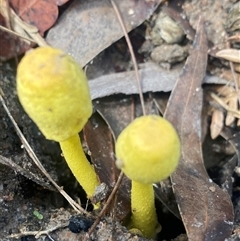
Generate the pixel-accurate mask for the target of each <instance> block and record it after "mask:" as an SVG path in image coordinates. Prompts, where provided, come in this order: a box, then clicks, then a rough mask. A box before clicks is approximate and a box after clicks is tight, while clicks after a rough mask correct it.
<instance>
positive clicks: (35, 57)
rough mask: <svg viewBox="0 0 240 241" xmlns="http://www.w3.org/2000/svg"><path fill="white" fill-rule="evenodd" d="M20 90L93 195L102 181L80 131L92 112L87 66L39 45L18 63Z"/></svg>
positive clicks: (40, 124) (24, 103)
mask: <svg viewBox="0 0 240 241" xmlns="http://www.w3.org/2000/svg"><path fill="white" fill-rule="evenodd" d="M17 93H18V96H19V100H20V102H21V104H22V106H23V108H24V109H25V111H26V112H27V114H28V115H29V116H30V118H31V119H32V120H33V121H34V122H35V123H36V124H37V126H38V127H39V129H40V130H41V131H42V133H43V134H44V136H45V137H46V138H47V139H49V140H54V141H57V142H59V143H60V146H61V149H62V152H63V155H64V157H65V159H66V161H67V163H68V166H69V168H70V169H71V171H72V173H73V174H74V176H75V177H76V179H77V180H78V182H79V183H80V185H81V186H82V187H83V189H84V190H85V192H86V193H87V196H88V198H91V197H92V196H93V194H94V191H95V188H96V187H97V186H98V185H99V181H98V178H97V175H96V173H95V170H94V168H93V167H92V166H91V164H90V163H89V162H88V160H87V159H86V156H85V154H84V152H83V149H82V146H81V142H80V138H79V135H78V133H79V132H80V131H81V130H82V128H83V126H84V125H85V124H86V122H87V120H88V118H89V117H90V116H91V114H92V102H91V97H90V93H89V88H88V83H87V78H86V76H85V73H84V72H83V70H82V69H81V68H80V66H79V65H78V63H77V62H76V61H75V60H74V59H73V58H72V57H71V56H69V55H67V54H65V53H64V52H62V51H61V50H59V49H55V48H52V47H39V48H37V49H35V50H33V51H31V52H30V53H28V54H26V55H25V56H24V57H23V59H22V60H21V62H20V63H19V65H18V68H17Z"/></svg>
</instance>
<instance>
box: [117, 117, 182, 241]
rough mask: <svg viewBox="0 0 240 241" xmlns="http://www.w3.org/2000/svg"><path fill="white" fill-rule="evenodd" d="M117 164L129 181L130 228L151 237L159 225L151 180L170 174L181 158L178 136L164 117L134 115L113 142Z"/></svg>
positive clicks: (160, 178) (160, 179)
mask: <svg viewBox="0 0 240 241" xmlns="http://www.w3.org/2000/svg"><path fill="white" fill-rule="evenodd" d="M116 157H117V161H116V165H117V167H118V168H120V169H121V170H122V171H123V172H124V173H125V175H126V176H127V177H128V178H129V179H131V180H132V189H131V208H132V216H131V221H130V224H129V228H130V229H132V228H137V229H139V230H140V231H141V232H142V234H143V236H145V237H147V238H154V237H155V236H156V228H157V226H158V221H157V214H156V210H155V204H154V190H153V185H152V184H153V183H156V182H159V181H162V180H164V179H166V178H167V177H169V176H170V175H171V173H172V172H173V171H174V170H175V169H176V167H177V165H178V161H179V157H180V141H179V137H178V135H177V133H176V131H175V129H174V127H173V126H172V124H171V123H170V122H169V121H167V120H166V119H164V118H162V117H160V116H157V115H149V116H142V117H139V118H136V119H135V120H134V121H133V122H132V123H130V124H129V125H128V126H127V127H126V128H125V129H124V130H123V131H122V132H121V134H120V135H119V137H118V139H117V142H116Z"/></svg>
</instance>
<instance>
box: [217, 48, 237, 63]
mask: <svg viewBox="0 0 240 241" xmlns="http://www.w3.org/2000/svg"><path fill="white" fill-rule="evenodd" d="M216 57H220V58H223V59H226V60H229V61H232V62H236V63H240V50H238V49H223V50H220V51H218V52H217V53H216Z"/></svg>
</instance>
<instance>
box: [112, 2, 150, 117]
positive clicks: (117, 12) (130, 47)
mask: <svg viewBox="0 0 240 241" xmlns="http://www.w3.org/2000/svg"><path fill="white" fill-rule="evenodd" d="M110 1H111V3H112V6H113V8H114V11H115V12H116V15H117V18H118V21H119V23H120V25H121V27H122V30H123V33H124V36H125V39H126V42H127V45H128V48H129V51H130V55H131V58H132V62H133V67H134V70H135V74H136V80H137V85H138V91H139V97H140V102H141V106H142V112H143V115H146V110H145V105H144V98H143V93H142V87H141V81H140V76H139V72H138V66H137V61H136V57H135V54H134V51H133V47H132V44H131V41H130V38H129V36H128V33H127V30H126V27H125V25H124V22H123V19H122V16H121V14H120V11H119V9H118V7H117V5H116V3H115V2H114V0H110Z"/></svg>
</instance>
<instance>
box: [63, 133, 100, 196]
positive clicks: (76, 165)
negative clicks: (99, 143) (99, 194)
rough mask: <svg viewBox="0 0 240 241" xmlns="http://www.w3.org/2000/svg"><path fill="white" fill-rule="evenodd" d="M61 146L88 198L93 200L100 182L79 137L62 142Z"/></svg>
mask: <svg viewBox="0 0 240 241" xmlns="http://www.w3.org/2000/svg"><path fill="white" fill-rule="evenodd" d="M60 146H61V149H62V152H63V155H64V157H65V160H66V162H67V164H68V166H69V168H70V169H71V171H72V173H73V174H74V176H75V177H76V179H77V180H78V182H79V184H80V185H81V186H82V188H83V189H84V190H85V192H86V194H87V197H88V198H91V197H92V196H93V194H94V191H95V188H96V187H97V186H98V185H99V181H98V178H97V175H96V173H95V170H94V168H93V166H92V165H91V164H90V163H89V161H88V160H87V158H86V156H85V154H84V152H83V149H82V145H81V142H80V138H79V136H78V135H75V136H72V137H70V138H69V139H67V140H66V141H62V142H60Z"/></svg>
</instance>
